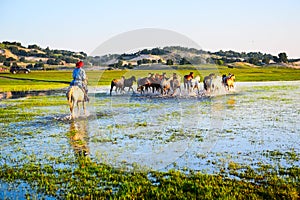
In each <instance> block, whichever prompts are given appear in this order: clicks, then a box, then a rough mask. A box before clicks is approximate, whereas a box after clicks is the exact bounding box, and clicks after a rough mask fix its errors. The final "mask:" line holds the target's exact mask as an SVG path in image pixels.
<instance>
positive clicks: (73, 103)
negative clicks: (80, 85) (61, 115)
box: [72, 100, 76, 119]
mask: <svg viewBox="0 0 300 200" xmlns="http://www.w3.org/2000/svg"><path fill="white" fill-rule="evenodd" d="M75 105H76V101H75V100H74V101H73V102H72V119H74V118H75V111H74V108H75Z"/></svg>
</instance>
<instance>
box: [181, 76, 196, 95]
mask: <svg viewBox="0 0 300 200" xmlns="http://www.w3.org/2000/svg"><path fill="white" fill-rule="evenodd" d="M193 78H194V72H190V74H188V75H185V76H184V77H183V86H184V89H187V90H188V91H189V90H190V87H191V86H192V83H191V81H192V79H193Z"/></svg>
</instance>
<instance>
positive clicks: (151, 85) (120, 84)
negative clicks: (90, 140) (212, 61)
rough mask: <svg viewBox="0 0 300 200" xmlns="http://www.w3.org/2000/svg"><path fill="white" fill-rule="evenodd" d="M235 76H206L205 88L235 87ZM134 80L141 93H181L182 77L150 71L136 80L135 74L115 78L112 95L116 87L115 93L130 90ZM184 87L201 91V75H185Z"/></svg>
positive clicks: (228, 88)
mask: <svg viewBox="0 0 300 200" xmlns="http://www.w3.org/2000/svg"><path fill="white" fill-rule="evenodd" d="M234 80H235V76H234V75H233V74H230V73H229V75H226V74H224V75H223V76H222V77H220V76H218V75H215V74H214V73H211V74H209V75H208V76H205V77H204V79H203V88H204V89H205V91H207V92H214V91H216V90H218V89H220V87H224V88H226V89H227V90H230V89H231V88H234ZM134 82H137V91H138V92H140V93H141V94H143V93H145V92H147V93H149V92H152V93H155V92H158V93H160V94H162V95H168V94H169V95H171V96H174V95H176V94H178V92H179V94H181V77H180V76H179V75H178V74H176V73H173V75H172V76H171V77H167V76H166V73H163V74H154V73H149V74H148V76H147V77H143V78H139V79H138V80H136V77H135V76H132V77H130V78H128V79H126V78H125V77H124V76H122V77H121V78H120V79H113V80H112V81H111V85H110V93H109V94H110V95H112V92H113V89H114V88H115V93H122V92H125V88H128V92H129V91H130V90H132V91H133V92H134V89H133V84H134ZM183 87H184V89H185V90H187V91H188V93H190V92H192V91H195V90H196V91H197V93H198V94H199V93H200V88H201V86H200V76H199V75H197V76H196V77H194V72H190V73H189V74H187V75H184V76H183Z"/></svg>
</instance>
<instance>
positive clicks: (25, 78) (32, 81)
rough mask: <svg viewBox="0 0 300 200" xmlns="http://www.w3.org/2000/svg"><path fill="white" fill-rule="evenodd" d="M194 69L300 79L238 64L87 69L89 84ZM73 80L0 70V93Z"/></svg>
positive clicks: (67, 74) (293, 72)
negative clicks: (160, 68)
mask: <svg viewBox="0 0 300 200" xmlns="http://www.w3.org/2000/svg"><path fill="white" fill-rule="evenodd" d="M190 71H193V72H194V73H195V74H196V75H200V76H201V78H202V80H203V77H204V76H206V75H208V74H210V73H216V74H220V75H222V74H228V73H233V74H235V76H236V81H293V80H300V70H299V69H292V68H284V67H272V68H270V67H268V68H253V67H246V66H244V67H239V68H228V67H226V66H218V68H216V66H215V65H203V66H196V68H191V66H180V67H174V69H169V70H111V71H109V70H106V71H87V76H88V77H89V85H110V82H111V80H112V79H114V78H120V77H121V76H123V75H124V76H125V77H126V78H128V77H130V76H136V77H137V78H138V77H145V76H147V75H148V73H159V74H161V73H163V72H166V73H167V75H168V76H171V75H172V74H173V73H174V72H175V73H177V74H180V75H181V76H182V77H183V76H184V75H185V74H188V73H189V72H190ZM71 80H72V72H71V71H33V72H32V73H30V74H15V75H13V74H9V73H0V92H3V91H25V90H47V89H57V88H63V87H67V86H68V85H69V82H70V81H71Z"/></svg>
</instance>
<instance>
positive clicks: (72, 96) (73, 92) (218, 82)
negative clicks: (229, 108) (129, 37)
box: [66, 72, 235, 119]
mask: <svg viewBox="0 0 300 200" xmlns="http://www.w3.org/2000/svg"><path fill="white" fill-rule="evenodd" d="M234 80H235V76H234V75H233V74H230V73H229V75H226V74H224V75H223V76H222V77H220V76H218V75H216V74H214V73H211V74H209V75H208V76H205V77H204V79H203V88H204V90H205V91H206V92H210V93H213V92H215V91H216V90H219V89H221V87H223V88H226V89H227V90H230V89H231V88H234ZM134 82H137V91H138V92H140V93H141V94H144V93H149V92H152V93H159V94H161V95H171V96H174V95H177V94H178V93H179V94H180V95H181V76H180V75H178V74H176V73H173V74H172V76H171V77H167V76H166V73H163V74H154V73H149V74H148V76H147V77H143V78H139V79H138V80H136V78H135V76H131V77H130V78H128V79H126V78H125V77H124V76H122V77H121V78H120V79H113V80H112V81H111V85H110V95H112V91H113V88H115V92H116V93H123V92H125V88H128V92H129V91H130V90H132V92H134V89H133V84H134ZM183 87H184V89H185V90H186V91H188V93H190V92H195V90H196V92H197V93H198V94H200V89H201V83H200V76H199V75H197V76H195V77H194V72H190V73H189V74H187V75H184V76H183ZM66 95H67V99H68V103H69V106H70V111H71V117H72V119H74V118H75V113H74V108H75V106H77V107H78V110H80V104H79V103H82V106H83V110H84V113H86V108H85V100H84V92H83V91H82V90H81V89H80V88H79V87H78V86H71V87H70V88H69V89H68V91H67V94H66Z"/></svg>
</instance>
